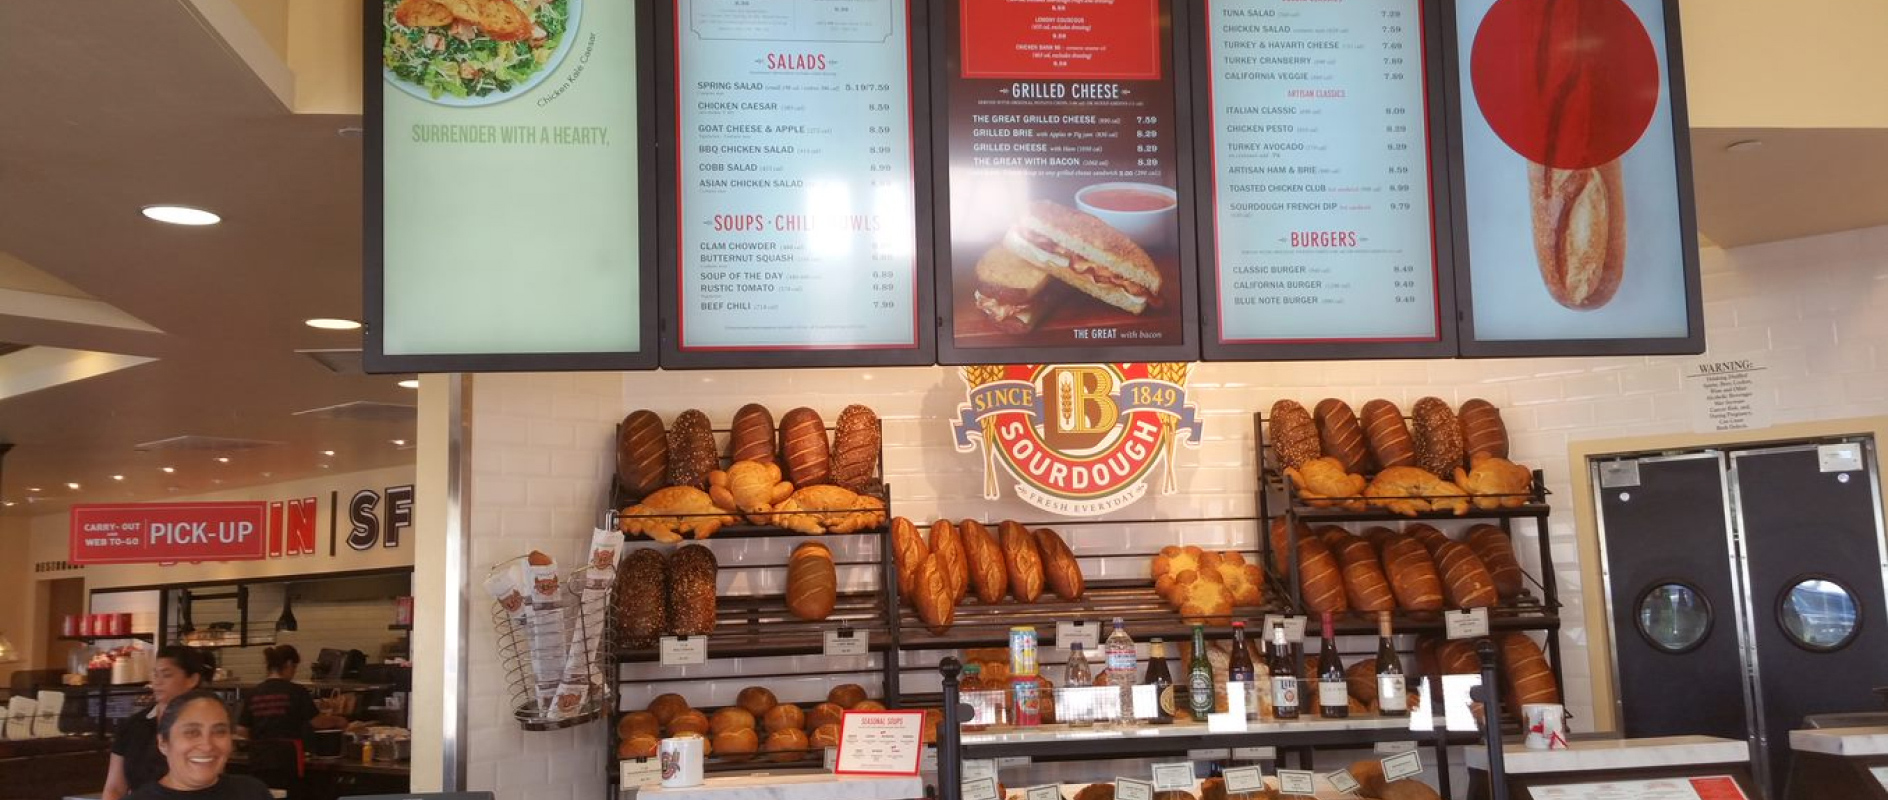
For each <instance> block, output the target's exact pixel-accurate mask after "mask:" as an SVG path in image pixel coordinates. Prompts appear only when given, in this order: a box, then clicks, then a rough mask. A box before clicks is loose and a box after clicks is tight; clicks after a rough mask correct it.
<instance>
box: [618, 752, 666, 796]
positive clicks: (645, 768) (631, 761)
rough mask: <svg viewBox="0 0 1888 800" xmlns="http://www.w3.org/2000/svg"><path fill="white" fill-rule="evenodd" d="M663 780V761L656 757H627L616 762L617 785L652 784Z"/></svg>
mask: <svg viewBox="0 0 1888 800" xmlns="http://www.w3.org/2000/svg"><path fill="white" fill-rule="evenodd" d="M661 782H662V762H661V761H660V760H658V759H654V758H625V759H623V760H622V761H619V762H617V764H616V785H618V786H621V787H623V788H625V789H627V788H630V787H632V786H652V785H654V784H658V783H661Z"/></svg>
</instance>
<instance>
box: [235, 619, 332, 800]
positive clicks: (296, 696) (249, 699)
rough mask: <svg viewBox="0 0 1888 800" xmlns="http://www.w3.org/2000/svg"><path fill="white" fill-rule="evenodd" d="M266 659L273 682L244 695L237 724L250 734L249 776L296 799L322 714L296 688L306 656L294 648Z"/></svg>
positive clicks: (271, 652)
mask: <svg viewBox="0 0 1888 800" xmlns="http://www.w3.org/2000/svg"><path fill="white" fill-rule="evenodd" d="M262 658H263V662H264V664H265V665H266V666H267V668H268V670H269V677H268V679H267V680H264V681H263V682H261V683H259V684H256V687H255V688H254V689H251V690H249V691H248V692H247V693H246V694H245V695H244V697H243V707H242V714H241V716H240V717H239V719H238V722H239V723H240V724H241V726H242V727H243V728H244V729H246V730H247V731H248V736H249V753H250V755H249V764H250V772H252V773H253V774H254V775H255V776H256V777H258V778H261V779H262V781H263V782H264V783H267V784H268V785H269V787H270V788H274V789H286V790H288V791H289V794H290V796H291V797H294V796H296V795H297V794H298V792H297V789H298V788H299V783H300V780H299V779H300V774H301V764H302V759H303V758H304V757H305V755H306V753H307V748H308V745H309V739H310V737H311V735H312V733H313V730H314V728H313V726H312V725H311V724H310V722H311V721H312V720H314V718H315V717H316V715H317V714H319V713H320V712H319V711H318V710H317V709H316V708H315V698H314V695H312V694H310V693H309V691H308V690H307V689H306V688H304V687H302V686H300V685H298V684H296V683H295V672H296V670H298V669H300V668H301V665H302V654H301V652H300V651H298V650H296V649H295V646H294V645H291V644H280V645H276V646H274V647H271V648H269V649H267V650H264V651H262Z"/></svg>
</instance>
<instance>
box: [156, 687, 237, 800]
mask: <svg viewBox="0 0 1888 800" xmlns="http://www.w3.org/2000/svg"><path fill="white" fill-rule="evenodd" d="M234 727H235V726H234V725H233V724H232V723H231V722H230V716H229V708H228V707H227V706H225V705H223V701H222V700H221V699H220V698H218V697H217V696H216V695H214V694H211V693H210V692H208V691H204V690H201V689H198V690H193V691H189V692H185V693H184V694H182V695H180V696H178V697H177V698H176V699H175V700H172V701H171V702H170V703H169V705H167V706H166V707H165V708H164V713H163V715H162V716H160V717H159V718H158V721H157V747H158V750H160V751H162V752H163V753H164V757H165V759H166V760H167V761H168V762H169V763H170V772H168V773H166V774H165V775H164V777H163V778H161V779H159V780H158V781H156V782H155V783H147V784H145V785H143V786H141V787H138V789H137V791H134V792H132V793H131V794H130V795H129V800H184V799H185V798H188V799H189V800H269V788H268V787H267V786H264V785H263V784H262V782H261V781H258V780H256V779H255V778H251V777H249V776H247V775H224V774H223V767H224V765H226V764H228V763H229V754H230V751H231V750H233V749H234V748H235V740H234V738H233V730H234Z"/></svg>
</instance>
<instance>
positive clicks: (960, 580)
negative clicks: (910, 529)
mask: <svg viewBox="0 0 1888 800" xmlns="http://www.w3.org/2000/svg"><path fill="white" fill-rule="evenodd" d="M931 556H932V557H933V558H936V559H938V560H939V563H938V566H940V567H942V568H943V569H944V585H945V587H947V588H949V589H950V591H951V605H957V604H958V603H960V602H962V601H963V599H964V595H965V594H968V593H969V592H970V564H969V562H968V560H967V559H968V556H966V555H965V554H964V539H963V537H962V536H959V535H957V526H956V525H952V524H951V521H950V520H948V519H940V520H938V521H936V522H933V523H931Z"/></svg>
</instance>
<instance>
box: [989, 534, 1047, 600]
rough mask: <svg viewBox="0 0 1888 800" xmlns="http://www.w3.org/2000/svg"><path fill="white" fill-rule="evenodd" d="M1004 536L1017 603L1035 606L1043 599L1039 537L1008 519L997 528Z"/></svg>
mask: <svg viewBox="0 0 1888 800" xmlns="http://www.w3.org/2000/svg"><path fill="white" fill-rule="evenodd" d="M997 530H998V531H1000V532H1001V534H1002V542H1001V543H1002V545H1003V566H1004V567H1005V571H1007V572H1008V573H1009V575H1010V594H1012V595H1015V596H1016V599H1017V601H1019V602H1023V603H1034V602H1036V598H1038V597H1041V596H1042V552H1041V551H1040V550H1038V549H1037V548H1036V537H1035V536H1034V535H1032V534H1030V532H1029V529H1028V528H1025V527H1023V525H1022V523H1020V522H1012V521H1010V520H1004V521H1003V524H1002V525H999V526H998V527H997Z"/></svg>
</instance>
